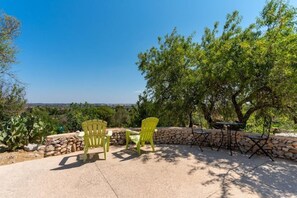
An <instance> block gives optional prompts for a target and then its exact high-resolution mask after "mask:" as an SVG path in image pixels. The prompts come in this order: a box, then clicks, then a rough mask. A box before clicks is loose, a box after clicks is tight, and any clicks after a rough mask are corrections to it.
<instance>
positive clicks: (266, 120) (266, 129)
mask: <svg viewBox="0 0 297 198" xmlns="http://www.w3.org/2000/svg"><path fill="white" fill-rule="evenodd" d="M271 123H272V118H271V117H270V116H265V117H264V122H263V132H262V135H261V136H262V137H263V136H266V137H267V138H268V137H269V135H270V129H271Z"/></svg>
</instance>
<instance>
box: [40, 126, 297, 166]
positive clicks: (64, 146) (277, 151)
mask: <svg viewBox="0 0 297 198" xmlns="http://www.w3.org/2000/svg"><path fill="white" fill-rule="evenodd" d="M108 130H112V132H113V134H112V136H111V138H110V144H111V145H124V144H125V143H126V129H124V128H116V129H108ZM132 130H135V131H140V129H139V128H136V129H132ZM208 131H209V132H211V139H209V140H211V143H212V144H213V146H214V147H218V146H219V145H220V144H221V136H222V133H221V131H220V130H216V129H208ZM232 135H233V136H232V138H233V141H232V143H233V146H234V143H235V141H234V139H235V137H234V133H232ZM246 135H247V133H245V132H238V133H237V142H238V143H239V145H240V148H241V150H242V151H247V150H248V149H249V148H250V147H251V146H252V145H253V142H252V141H251V140H250V139H249V138H247V137H245V136H246ZM199 141H200V140H199V139H198V138H197V135H196V134H194V135H193V134H192V130H191V128H187V127H166V128H165V127H164V128H158V131H157V132H155V133H154V143H155V144H181V145H189V144H198V142H199ZM226 141H227V133H226V132H224V142H223V145H225V144H226ZM207 143H208V142H206V144H207ZM267 148H268V149H271V152H272V154H273V156H274V157H278V158H285V159H290V160H295V161H297V137H281V136H274V135H271V136H270V138H269V140H268V143H267ZM254 149H257V147H255V148H254ZM79 150H83V138H81V137H79V136H78V134H77V133H68V134H62V135H53V136H48V137H47V141H46V148H45V153H44V155H45V157H47V156H54V155H61V154H66V153H70V152H75V151H79Z"/></svg>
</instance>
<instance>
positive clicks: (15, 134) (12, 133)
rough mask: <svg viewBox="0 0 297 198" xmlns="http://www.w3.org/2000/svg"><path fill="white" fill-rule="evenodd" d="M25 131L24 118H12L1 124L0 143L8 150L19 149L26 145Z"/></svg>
mask: <svg viewBox="0 0 297 198" xmlns="http://www.w3.org/2000/svg"><path fill="white" fill-rule="evenodd" d="M26 131H27V130H26V125H25V121H24V118H21V117H12V118H10V120H8V121H7V122H3V123H1V129H0V142H1V143H3V144H5V145H6V146H7V148H8V150H15V149H17V148H20V147H22V146H24V145H25V143H26Z"/></svg>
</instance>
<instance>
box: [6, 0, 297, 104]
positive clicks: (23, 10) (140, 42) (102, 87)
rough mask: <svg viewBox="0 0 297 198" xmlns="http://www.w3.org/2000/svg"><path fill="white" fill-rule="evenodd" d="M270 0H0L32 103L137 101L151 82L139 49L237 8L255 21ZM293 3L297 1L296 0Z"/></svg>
mask: <svg viewBox="0 0 297 198" xmlns="http://www.w3.org/2000/svg"><path fill="white" fill-rule="evenodd" d="M264 4H265V1H264V0H208V1H202V0H179V1H177V0H147V1H145V0H125V1H124V0H105V1H103V0H0V9H1V10H2V11H4V12H5V13H7V14H9V15H13V16H15V17H17V18H18V19H19V20H20V21H21V23H22V27H21V35H20V36H19V38H18V39H17V41H16V44H17V46H18V48H19V53H18V55H17V60H18V64H16V65H14V66H13V69H14V71H16V73H17V75H18V77H19V79H20V80H21V81H23V82H24V83H26V92H27V94H26V98H27V99H28V102H44V103H46V102H50V103H68V102H85V101H86V102H89V103H134V102H136V101H137V99H138V94H139V93H140V92H141V91H143V90H144V89H145V85H146V82H145V80H144V78H143V76H142V75H141V73H140V72H139V71H138V68H137V66H136V64H135V63H136V62H137V54H138V53H139V52H143V51H145V50H147V49H149V48H150V47H152V46H154V45H156V43H157V37H158V36H163V35H165V34H167V33H170V32H171V31H172V29H173V28H174V27H177V30H178V32H179V33H181V34H184V35H190V34H191V33H192V32H194V31H195V32H196V39H197V40H198V39H200V38H201V35H202V33H203V29H204V28H205V27H212V25H213V23H214V22H215V21H224V19H225V16H226V14H227V13H230V12H232V11H234V10H238V11H239V12H240V14H241V15H242V16H243V23H242V24H243V26H247V24H249V23H251V22H254V20H255V18H256V16H258V15H259V12H260V10H261V9H262V7H263V6H264ZM291 4H293V5H295V6H296V5H297V2H296V0H291Z"/></svg>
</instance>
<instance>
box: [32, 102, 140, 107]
mask: <svg viewBox="0 0 297 198" xmlns="http://www.w3.org/2000/svg"><path fill="white" fill-rule="evenodd" d="M70 104H72V103H27V107H68V106H70ZM82 104H83V103H82ZM88 104H90V105H94V106H109V107H116V106H125V107H131V106H133V105H134V104H120V103H118V104H106V103H88Z"/></svg>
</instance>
